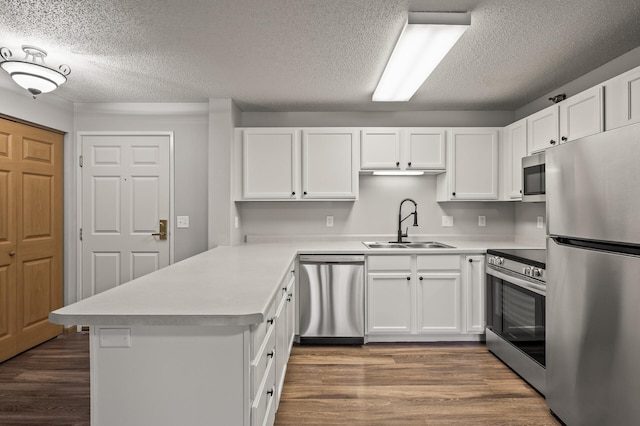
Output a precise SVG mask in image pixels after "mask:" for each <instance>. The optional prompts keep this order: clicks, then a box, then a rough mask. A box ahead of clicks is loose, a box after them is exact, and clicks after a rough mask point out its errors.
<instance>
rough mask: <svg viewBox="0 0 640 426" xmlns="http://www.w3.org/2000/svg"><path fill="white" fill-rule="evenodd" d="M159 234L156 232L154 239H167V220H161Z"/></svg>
mask: <svg viewBox="0 0 640 426" xmlns="http://www.w3.org/2000/svg"><path fill="white" fill-rule="evenodd" d="M159 228H160V229H159V232H154V233H153V234H151V235H153V236H154V237H160V239H161V240H166V239H167V219H160V226H159Z"/></svg>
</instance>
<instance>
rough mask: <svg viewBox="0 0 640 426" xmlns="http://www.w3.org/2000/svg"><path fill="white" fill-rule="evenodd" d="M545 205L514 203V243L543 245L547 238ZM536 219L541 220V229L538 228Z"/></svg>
mask: <svg viewBox="0 0 640 426" xmlns="http://www.w3.org/2000/svg"><path fill="white" fill-rule="evenodd" d="M545 207H546V204H545V203H516V205H515V213H516V214H515V233H516V238H515V239H516V241H518V242H522V243H527V244H534V245H539V246H544V245H545V238H546V236H547V219H546V218H547V212H546V209H545ZM538 217H542V218H543V219H542V220H543V222H544V223H543V227H542V228H538V226H537V224H538Z"/></svg>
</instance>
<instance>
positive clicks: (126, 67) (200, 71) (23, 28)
mask: <svg viewBox="0 0 640 426" xmlns="http://www.w3.org/2000/svg"><path fill="white" fill-rule="evenodd" d="M0 5H1V7H2V9H1V10H2V12H1V13H0V46H6V47H9V48H10V49H11V50H12V51H13V52H14V54H16V53H18V52H20V46H21V45H22V44H32V45H35V46H38V47H42V48H44V49H45V50H47V51H48V52H49V56H48V57H47V63H48V64H49V65H51V66H55V67H57V66H58V65H60V64H62V63H66V64H68V65H69V66H71V70H72V72H71V75H70V76H69V81H68V82H67V83H66V84H65V85H64V86H62V87H61V88H60V89H58V90H57V91H56V92H54V93H55V95H57V96H60V97H63V98H65V99H68V100H70V101H73V102H198V101H205V100H206V99H208V98H218V97H225V98H226V97H230V98H232V99H234V100H235V102H236V103H237V104H238V106H239V107H240V108H241V109H242V110H243V111H342V110H344V111H348V110H350V111H381V110H388V111H394V110H515V109H517V108H518V107H520V106H522V105H524V104H526V103H528V102H529V101H532V100H533V99H536V98H538V97H540V96H542V95H544V94H545V93H547V92H549V91H551V90H553V89H555V88H557V87H559V86H561V85H563V84H565V83H567V82H569V81H571V80H573V79H575V78H577V77H579V76H581V75H583V74H585V73H587V72H589V71H591V70H592V69H594V68H597V67H598V66H600V65H602V64H604V63H606V62H608V61H610V60H611V59H613V58H615V57H617V56H620V55H621V54H623V53H625V52H627V51H629V50H631V49H633V48H635V47H637V46H640V25H638V22H640V1H638V0H535V1H530V0H431V1H429V0H423V1H420V0H416V1H399V0H180V1H179V0H85V1H81V0H0ZM409 10H413V11H470V12H471V16H472V25H471V28H470V29H469V30H468V31H467V32H466V33H465V34H464V35H463V37H462V38H461V39H460V41H459V42H458V44H457V45H456V46H454V48H453V50H452V51H451V52H450V54H449V55H448V56H447V57H446V58H445V60H444V61H443V62H442V63H441V65H440V66H439V67H438V68H437V69H436V70H435V71H434V73H433V74H432V75H431V77H430V78H429V79H428V80H427V82H426V83H425V84H424V85H423V86H422V87H421V88H420V90H419V91H418V92H417V93H416V95H414V97H413V98H412V99H411V101H409V102H405V103H373V102H371V95H372V93H373V91H374V89H375V87H376V84H377V82H378V79H379V77H380V74H381V73H382V71H383V69H384V66H385V64H386V60H387V58H388V57H389V55H390V53H391V51H392V49H393V46H394V44H395V42H396V39H397V38H398V35H399V34H400V31H401V29H402V26H403V24H404V21H405V20H406V16H407V11H409ZM20 53H21V52H20ZM16 56H18V55H16ZM0 78H8V77H7V76H6V75H0ZM25 94H26V92H25ZM26 96H28V94H26ZM47 96H51V95H47Z"/></svg>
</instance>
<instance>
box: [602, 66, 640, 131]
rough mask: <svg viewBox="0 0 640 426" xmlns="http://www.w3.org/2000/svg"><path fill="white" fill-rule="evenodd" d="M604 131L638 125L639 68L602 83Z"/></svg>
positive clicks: (639, 120) (639, 101)
mask: <svg viewBox="0 0 640 426" xmlns="http://www.w3.org/2000/svg"><path fill="white" fill-rule="evenodd" d="M604 90H605V126H606V130H611V129H616V128H618V127H622V126H626V125H628V124H633V123H640V67H638V68H634V69H632V70H631V71H627V72H625V73H623V74H620V75H619V76H617V77H614V78H612V79H611V80H609V81H607V82H605V83H604Z"/></svg>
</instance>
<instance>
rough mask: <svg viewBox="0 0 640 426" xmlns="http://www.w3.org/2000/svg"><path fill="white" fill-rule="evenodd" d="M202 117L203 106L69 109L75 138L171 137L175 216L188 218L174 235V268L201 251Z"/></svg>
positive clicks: (86, 106) (204, 127)
mask: <svg viewBox="0 0 640 426" xmlns="http://www.w3.org/2000/svg"><path fill="white" fill-rule="evenodd" d="M208 111H209V106H208V104H207V103H180V104H135V103H130V104H76V105H75V131H77V132H78V131H103V130H104V131H172V132H174V152H175V215H176V216H189V228H186V229H184V228H183V229H178V228H176V230H175V240H174V246H175V255H174V257H175V261H176V262H178V261H180V260H182V259H185V258H187V257H190V256H193V255H194V254H197V253H200V252H202V251H204V250H206V249H207V229H208V216H207V204H208V202H207V200H208V193H207V191H208V189H207V188H208V185H207V167H208V163H207V155H208V132H209V119H208ZM70 211H75V207H74V210H70ZM174 220H175V218H174Z"/></svg>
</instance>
